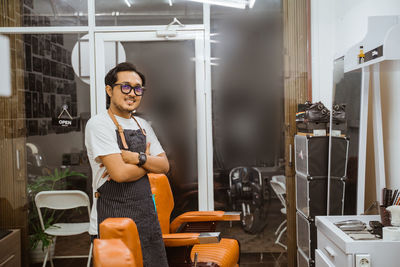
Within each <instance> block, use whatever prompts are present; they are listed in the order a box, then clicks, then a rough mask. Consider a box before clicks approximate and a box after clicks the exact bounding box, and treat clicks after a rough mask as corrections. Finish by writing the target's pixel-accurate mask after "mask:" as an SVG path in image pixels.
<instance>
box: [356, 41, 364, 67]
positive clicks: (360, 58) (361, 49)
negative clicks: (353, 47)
mask: <svg viewBox="0 0 400 267" xmlns="http://www.w3.org/2000/svg"><path fill="white" fill-rule="evenodd" d="M364 59H365V54H364V46H362V45H360V53H359V54H358V64H362V63H364Z"/></svg>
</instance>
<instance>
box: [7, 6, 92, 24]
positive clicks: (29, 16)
mask: <svg viewBox="0 0 400 267" xmlns="http://www.w3.org/2000/svg"><path fill="white" fill-rule="evenodd" d="M12 2H14V3H15V4H16V5H20V7H21V13H22V26H26V27H36V26H38V27H44V26H46V27H47V26H87V25H88V21H87V19H88V16H87V6H88V4H87V0H73V1H64V0H51V1H47V0H19V1H18V0H17V1H10V3H12Z"/></svg>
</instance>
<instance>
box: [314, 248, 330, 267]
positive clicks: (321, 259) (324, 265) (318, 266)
mask: <svg viewBox="0 0 400 267" xmlns="http://www.w3.org/2000/svg"><path fill="white" fill-rule="evenodd" d="M315 267H335V265H333V263H332V262H331V261H330V260H329V259H328V258H327V257H326V256H325V255H324V253H322V251H321V250H319V249H316V250H315Z"/></svg>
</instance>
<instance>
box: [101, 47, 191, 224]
mask: <svg viewBox="0 0 400 267" xmlns="http://www.w3.org/2000/svg"><path fill="white" fill-rule="evenodd" d="M122 46H123V48H124V50H125V53H126V60H127V61H128V62H132V63H133V64H134V65H136V67H137V68H138V70H140V71H141V72H142V73H143V74H144V75H145V76H146V92H145V94H144V96H143V98H142V103H141V106H140V107H139V109H138V111H137V115H138V116H142V117H143V118H144V119H146V120H147V121H149V122H151V124H152V127H153V129H154V131H155V133H156V135H157V137H158V139H159V141H160V143H161V145H162V146H163V148H164V150H165V152H166V154H167V156H168V159H169V162H170V166H171V168H170V173H169V174H168V178H169V181H170V183H171V187H172V191H173V194H174V199H175V208H174V211H173V212H174V213H173V216H174V214H175V215H179V214H181V213H183V212H184V211H191V210H192V211H193V210H198V189H197V188H198V185H197V180H198V178H197V120H196V83H195V82H196V76H195V74H196V70H195V62H194V61H193V58H194V57H195V50H194V41H189V40H187V41H173V42H172V41H165V42H122ZM105 71H106V72H107V71H108V69H106V70H105Z"/></svg>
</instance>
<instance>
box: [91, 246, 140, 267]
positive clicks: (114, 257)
mask: <svg viewBox="0 0 400 267" xmlns="http://www.w3.org/2000/svg"><path fill="white" fill-rule="evenodd" d="M93 266H94V267H115V266H119V267H141V266H139V265H138V264H137V262H136V261H135V259H134V258H133V255H132V252H131V251H130V250H129V248H128V247H127V246H126V245H125V243H124V242H122V240H120V239H104V240H103V239H95V240H94V244H93Z"/></svg>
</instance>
